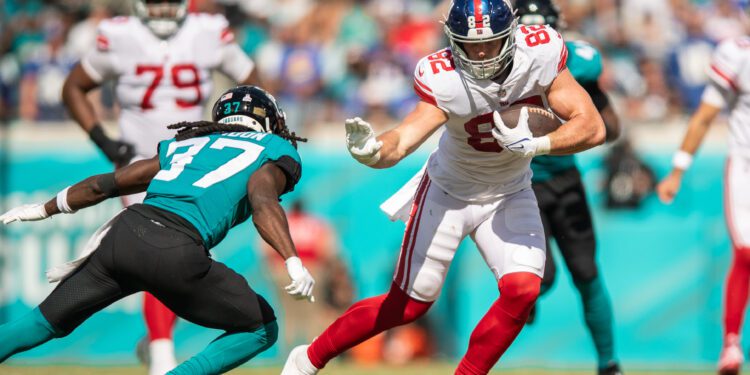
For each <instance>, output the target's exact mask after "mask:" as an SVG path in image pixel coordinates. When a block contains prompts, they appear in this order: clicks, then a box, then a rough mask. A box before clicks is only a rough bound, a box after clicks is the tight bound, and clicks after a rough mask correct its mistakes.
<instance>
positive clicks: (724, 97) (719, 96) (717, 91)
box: [701, 82, 737, 109]
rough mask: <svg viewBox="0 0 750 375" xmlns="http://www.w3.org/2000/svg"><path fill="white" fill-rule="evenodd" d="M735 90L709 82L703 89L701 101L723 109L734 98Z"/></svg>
mask: <svg viewBox="0 0 750 375" xmlns="http://www.w3.org/2000/svg"><path fill="white" fill-rule="evenodd" d="M736 95H737V92H736V91H734V90H730V89H726V88H724V87H722V86H719V85H718V84H716V83H714V82H709V83H708V84H707V85H706V88H704V89H703V94H702V95H701V102H703V103H706V104H710V105H712V106H714V107H716V108H721V109H724V108H726V107H727V106H728V105H729V103H731V102H733V101H734V100H735V99H736Z"/></svg>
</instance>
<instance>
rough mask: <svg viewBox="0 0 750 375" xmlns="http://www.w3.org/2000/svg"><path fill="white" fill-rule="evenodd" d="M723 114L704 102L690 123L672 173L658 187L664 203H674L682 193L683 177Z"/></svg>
mask: <svg viewBox="0 0 750 375" xmlns="http://www.w3.org/2000/svg"><path fill="white" fill-rule="evenodd" d="M719 112H721V107H717V106H715V105H713V104H709V103H707V102H705V101H702V102H701V104H700V105H699V106H698V108H697V109H696V110H695V112H694V113H693V115H692V116H690V120H689V121H688V129H687V133H685V137H684V138H683V139H682V145H681V146H680V149H679V150H677V152H676V153H675V155H674V158H673V159H672V171H671V172H670V173H669V174H668V175H667V177H664V179H663V180H661V182H659V184H658V185H656V193H657V195H658V196H659V199H660V200H661V201H662V202H664V203H672V201H673V200H674V197H675V196H676V195H677V192H679V191H680V185H681V184H682V176H683V174H684V172H685V171H686V170H687V169H688V167H690V164H691V163H692V161H693V155H694V154H695V152H696V151H698V147H699V146H700V144H701V143H702V142H703V138H704V137H705V136H706V133H707V132H708V127H709V126H710V125H711V123H712V122H713V121H714V119H715V118H716V116H717V115H718V114H719Z"/></svg>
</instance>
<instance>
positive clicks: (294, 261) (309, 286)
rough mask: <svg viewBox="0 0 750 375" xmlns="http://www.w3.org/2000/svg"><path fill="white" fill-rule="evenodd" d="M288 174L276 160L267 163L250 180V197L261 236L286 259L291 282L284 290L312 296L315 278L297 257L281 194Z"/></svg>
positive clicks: (248, 187)
mask: <svg viewBox="0 0 750 375" xmlns="http://www.w3.org/2000/svg"><path fill="white" fill-rule="evenodd" d="M286 180H287V176H286V175H285V174H284V172H283V171H282V170H281V168H279V167H277V166H276V165H274V164H273V163H266V164H265V165H263V166H262V167H260V169H258V170H257V171H255V172H254V173H253V174H252V175H251V176H250V179H249V180H248V182H247V198H248V200H249V201H250V206H251V207H252V210H253V224H254V225H255V228H257V229H258V233H259V234H260V237H261V238H263V240H264V241H266V243H267V244H269V245H271V247H272V248H273V249H274V250H276V252H277V253H279V255H281V257H282V258H284V260H285V262H286V267H287V272H288V273H289V277H290V278H291V279H292V283H291V284H290V285H289V286H287V287H286V288H285V289H286V291H287V293H289V294H290V295H292V297H295V298H298V299H309V300H310V301H313V300H314V298H313V296H312V292H313V286H314V285H315V280H313V278H312V276H311V275H310V273H309V272H308V271H307V269H306V268H305V267H304V266H302V261H301V260H300V259H299V257H297V250H295V248H294V242H292V236H291V234H290V233H289V223H288V222H287V220H286V214H285V213H284V209H283V208H281V205H280V204H279V197H280V196H281V195H282V194H283V193H284V192H285V190H286V185H287V181H286Z"/></svg>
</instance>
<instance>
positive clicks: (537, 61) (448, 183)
mask: <svg viewBox="0 0 750 375" xmlns="http://www.w3.org/2000/svg"><path fill="white" fill-rule="evenodd" d="M515 38H516V39H515V41H516V50H515V54H514V57H513V68H512V70H511V72H510V74H509V76H508V77H507V78H506V79H505V81H504V82H502V83H498V82H495V81H492V80H481V79H476V78H473V77H471V76H469V75H468V74H467V73H465V72H463V71H461V70H460V67H458V66H455V65H454V64H453V61H452V57H451V51H450V49H444V50H441V51H438V52H437V53H435V54H432V55H430V56H427V57H425V58H423V59H422V60H421V61H420V62H419V63H418V65H417V68H416V69H415V73H414V89H415V91H416V93H417V94H418V95H419V96H420V97H421V98H422V100H423V101H425V102H428V103H431V104H433V105H435V106H437V107H438V108H440V109H442V110H443V111H445V113H446V114H447V115H448V121H447V122H446V123H445V131H444V132H443V134H442V136H441V138H440V144H439V147H438V149H437V150H436V151H435V152H433V154H432V155H431V156H430V158H429V160H428V162H427V165H426V173H424V174H423V175H421V176H415V178H419V179H420V181H421V182H420V183H418V184H417V183H415V181H414V180H412V182H411V186H414V187H415V188H416V193H414V189H413V188H412V189H409V188H406V189H402V190H401V191H399V193H397V194H396V196H394V197H393V198H392V200H390V201H391V203H392V202H393V201H400V203H399V204H389V203H387V204H386V205H385V206H384V210H386V211H387V213H389V214H391V216H392V217H394V216H398V213H397V211H399V210H401V211H402V212H403V206H404V205H403V203H404V202H406V203H407V204H409V203H411V211H410V214H409V219H408V223H407V227H406V232H405V235H404V241H403V244H402V249H401V255H400V259H399V264H398V268H397V270H396V274H395V276H394V280H395V282H396V283H397V284H399V285H400V286H401V288H402V289H403V290H405V291H406V292H407V293H408V294H409V295H410V296H411V297H413V298H415V299H418V300H422V301H433V300H435V299H436V298H437V297H438V294H439V292H440V289H441V287H442V284H443V281H444V280H445V274H446V272H447V270H448V267H449V266H450V263H451V261H452V259H453V255H454V254H455V251H456V248H457V247H458V245H459V243H460V242H461V240H462V239H463V238H465V237H466V236H471V237H472V239H473V240H474V242H476V244H477V247H478V248H479V251H480V252H481V253H482V256H483V257H484V259H485V261H486V262H487V264H488V266H489V267H490V269H491V270H492V272H493V273H494V274H495V277H496V278H497V279H500V278H501V277H502V276H503V275H505V274H508V273H513V272H531V273H534V274H536V275H539V276H540V277H541V276H542V274H543V272H544V259H545V250H544V249H545V241H544V230H543V227H542V222H541V219H540V216H539V209H538V207H537V203H536V197H535V196H534V193H533V191H532V190H531V169H530V168H529V164H530V162H531V158H527V157H523V156H519V155H516V154H513V153H510V152H508V151H503V148H502V147H501V146H500V145H499V144H498V143H497V141H496V140H495V138H494V137H493V136H492V133H491V131H492V128H493V122H492V113H493V111H496V110H497V111H502V110H503V109H504V108H506V107H508V106H510V105H512V104H515V103H519V102H520V103H524V102H525V103H534V104H537V105H545V104H546V96H545V91H546V90H547V88H549V86H550V85H551V83H552V81H553V80H554V79H555V77H557V75H558V73H559V72H561V71H562V70H563V69H565V61H566V58H567V50H566V48H565V43H564V42H563V39H562V37H561V36H560V34H559V33H557V31H555V30H554V29H552V28H550V27H548V26H521V27H519V28H518V29H517V30H516V33H515ZM399 195H400V196H401V197H402V198H403V197H404V196H407V195H408V196H409V197H413V199H411V198H409V199H399V198H398V196H399ZM388 206H390V207H388ZM389 211H390V212H389ZM402 217H403V216H402Z"/></svg>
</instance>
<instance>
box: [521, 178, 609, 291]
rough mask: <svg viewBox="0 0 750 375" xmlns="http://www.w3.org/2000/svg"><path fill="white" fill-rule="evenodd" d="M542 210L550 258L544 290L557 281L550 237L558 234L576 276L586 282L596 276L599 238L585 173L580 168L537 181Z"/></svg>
mask: <svg viewBox="0 0 750 375" xmlns="http://www.w3.org/2000/svg"><path fill="white" fill-rule="evenodd" d="M532 187H533V189H534V193H535V194H536V199H537V202H538V204H539V211H540V213H541V216H542V224H544V233H545V235H546V237H547V261H546V264H545V269H544V278H543V279H542V292H543V293H544V292H546V291H547V290H549V289H550V287H551V286H552V284H553V283H554V281H555V274H556V272H557V270H556V269H555V262H554V260H553V258H552V251H551V247H550V239H551V238H554V239H555V242H556V243H557V246H558V247H559V249H560V253H561V254H562V256H563V260H564V261H565V264H566V265H567V267H568V270H570V274H571V276H572V277H573V280H574V281H575V282H577V283H586V282H589V281H591V280H593V279H595V278H596V276H597V274H598V270H597V266H596V260H595V255H596V240H595V238H594V228H593V223H592V220H591V211H590V210H589V206H588V203H587V202H586V192H585V191H584V188H583V183H582V181H581V175H580V173H579V172H578V169H577V168H571V169H569V170H567V171H564V172H562V173H559V174H557V175H555V176H554V177H552V178H551V179H549V180H547V181H544V182H538V183H533V184H532Z"/></svg>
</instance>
